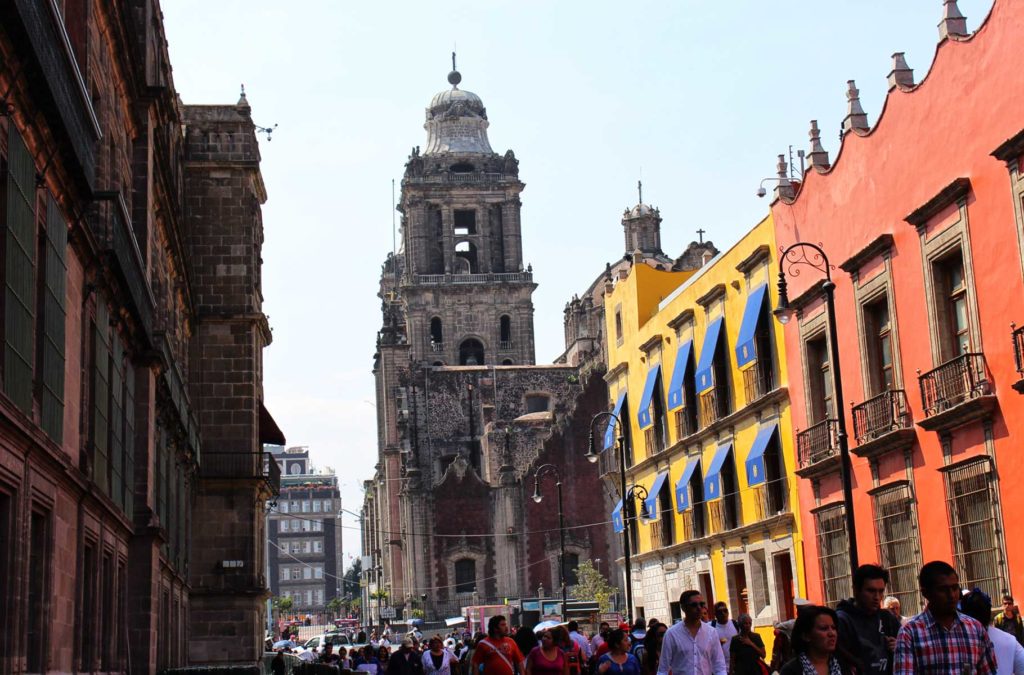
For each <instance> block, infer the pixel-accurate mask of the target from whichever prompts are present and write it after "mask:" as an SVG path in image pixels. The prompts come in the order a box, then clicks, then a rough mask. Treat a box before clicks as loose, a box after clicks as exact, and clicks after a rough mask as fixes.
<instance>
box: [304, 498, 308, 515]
mask: <svg viewBox="0 0 1024 675" xmlns="http://www.w3.org/2000/svg"><path fill="white" fill-rule="evenodd" d="M302 512H303V513H309V500H308V499H303V500H302Z"/></svg>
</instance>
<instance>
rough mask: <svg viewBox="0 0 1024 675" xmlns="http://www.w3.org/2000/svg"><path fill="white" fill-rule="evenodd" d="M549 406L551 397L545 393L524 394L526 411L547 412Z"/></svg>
mask: <svg viewBox="0 0 1024 675" xmlns="http://www.w3.org/2000/svg"><path fill="white" fill-rule="evenodd" d="M550 407H551V399H550V398H549V397H548V395H547V394H527V395H526V412H527V413H536V412H547V411H548V410H550Z"/></svg>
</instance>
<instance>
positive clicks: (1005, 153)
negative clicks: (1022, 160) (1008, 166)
mask: <svg viewBox="0 0 1024 675" xmlns="http://www.w3.org/2000/svg"><path fill="white" fill-rule="evenodd" d="M1021 155H1024V129H1021V130H1020V131H1018V132H1017V134H1016V135H1014V136H1013V137H1012V138H1008V139H1007V140H1006V141H1004V142H1003V143H1002V144H1001V145H1000V146H999V147H998V148H996V149H995V150H993V151H992V156H993V157H995V158H996V159H999V160H1002V161H1004V162H1006V163H1010V162H1012V161H1014V160H1015V159H1017V158H1018V157H1020V156H1021Z"/></svg>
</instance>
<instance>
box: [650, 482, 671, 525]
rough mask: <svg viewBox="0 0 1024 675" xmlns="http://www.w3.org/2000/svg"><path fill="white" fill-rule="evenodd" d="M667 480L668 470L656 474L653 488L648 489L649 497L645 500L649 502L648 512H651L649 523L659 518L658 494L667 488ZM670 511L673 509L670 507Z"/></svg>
mask: <svg viewBox="0 0 1024 675" xmlns="http://www.w3.org/2000/svg"><path fill="white" fill-rule="evenodd" d="M666 480H668V471H662V472H661V473H659V474H658V475H657V476H655V478H654V483H652V484H651V489H650V490H648V491H647V499H646V500H644V502H645V503H646V504H647V513H648V514H649V517H648V518H647V522H649V523H653V522H654V521H656V520H657V519H658V515H659V514H658V496H659V495H660V494H661V491H662V490H664V489H665V481H666ZM669 513H671V509H669Z"/></svg>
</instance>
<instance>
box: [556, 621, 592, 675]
mask: <svg viewBox="0 0 1024 675" xmlns="http://www.w3.org/2000/svg"><path fill="white" fill-rule="evenodd" d="M551 634H552V635H553V636H554V639H555V644H557V645H558V646H559V647H560V648H561V649H562V653H563V654H564V655H565V660H566V664H567V665H566V673H567V674H568V675H582V673H583V667H584V664H586V657H585V656H584V655H583V650H582V649H581V648H580V646H579V645H578V644H577V643H576V641H575V640H573V639H572V637H570V635H569V631H567V630H566V629H565V626H555V627H554V628H552V629H551Z"/></svg>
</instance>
